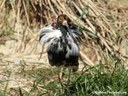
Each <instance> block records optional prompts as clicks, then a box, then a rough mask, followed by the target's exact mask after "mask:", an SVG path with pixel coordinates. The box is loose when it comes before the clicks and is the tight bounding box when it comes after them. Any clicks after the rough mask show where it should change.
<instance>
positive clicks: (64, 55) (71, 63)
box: [39, 14, 81, 72]
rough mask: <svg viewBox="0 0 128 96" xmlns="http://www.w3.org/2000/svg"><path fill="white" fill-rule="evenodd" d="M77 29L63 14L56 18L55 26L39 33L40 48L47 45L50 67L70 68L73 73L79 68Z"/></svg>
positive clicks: (48, 26)
mask: <svg viewBox="0 0 128 96" xmlns="http://www.w3.org/2000/svg"><path fill="white" fill-rule="evenodd" d="M80 41H81V33H80V31H79V27H78V26H77V25H75V24H73V23H72V22H71V20H70V19H69V18H68V17H67V15H65V14H60V15H59V16H58V17H57V21H56V24H55V22H54V24H50V25H47V26H46V27H44V28H42V29H41V30H40V31H39V42H40V44H41V45H42V47H44V46H45V44H47V55H48V61H49V64H50V65H51V66H57V67H60V66H62V67H65V68H67V67H71V68H72V71H73V72H76V71H77V70H78V66H79V62H78V59H79V54H80V48H79V42H80Z"/></svg>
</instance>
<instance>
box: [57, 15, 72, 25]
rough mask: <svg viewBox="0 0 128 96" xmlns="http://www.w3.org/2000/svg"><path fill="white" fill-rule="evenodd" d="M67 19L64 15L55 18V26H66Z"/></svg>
mask: <svg viewBox="0 0 128 96" xmlns="http://www.w3.org/2000/svg"><path fill="white" fill-rule="evenodd" d="M69 21H70V20H69V18H68V17H67V15H65V14H61V15H59V16H58V18H57V24H58V25H60V26H68V23H69Z"/></svg>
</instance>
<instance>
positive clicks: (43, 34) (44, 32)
mask: <svg viewBox="0 0 128 96" xmlns="http://www.w3.org/2000/svg"><path fill="white" fill-rule="evenodd" d="M39 32H40V36H39V41H40V43H41V45H42V46H43V45H44V44H46V43H48V44H49V43H50V42H51V41H53V40H54V39H59V38H60V36H62V33H61V32H60V30H55V29H53V27H52V26H48V27H44V28H42V29H41V30H40V31H39Z"/></svg>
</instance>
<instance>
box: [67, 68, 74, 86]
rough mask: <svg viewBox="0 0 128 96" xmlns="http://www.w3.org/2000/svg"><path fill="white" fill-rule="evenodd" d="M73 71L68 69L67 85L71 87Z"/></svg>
mask: <svg viewBox="0 0 128 96" xmlns="http://www.w3.org/2000/svg"><path fill="white" fill-rule="evenodd" d="M72 71H73V69H72V68H71V67H69V68H68V74H67V75H68V78H67V85H68V86H69V84H70V78H71V73H72Z"/></svg>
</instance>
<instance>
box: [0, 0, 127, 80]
mask: <svg viewBox="0 0 128 96" xmlns="http://www.w3.org/2000/svg"><path fill="white" fill-rule="evenodd" d="M124 2H125V3H124ZM126 2H127V0H120V3H119V2H117V1H116V0H11V1H9V0H1V1H0V18H1V19H0V42H2V44H1V45H0V61H1V63H0V64H3V62H4V63H6V62H7V63H8V64H10V63H11V64H13V63H15V64H19V63H22V64H23V65H24V64H27V65H28V66H31V68H33V66H39V67H42V66H44V65H40V64H41V63H44V64H45V63H46V61H47V59H45V57H46V55H45V52H44V58H42V59H41V60H38V58H39V55H40V53H41V46H40V44H38V30H39V29H40V28H42V27H43V26H45V25H47V24H50V23H51V21H52V17H53V16H55V17H57V16H58V15H59V14H61V13H64V14H66V15H67V16H68V17H69V18H70V20H71V21H72V22H73V23H75V24H77V25H78V26H79V27H80V29H81V31H82V32H83V34H84V39H83V43H82V45H81V56H82V58H83V59H84V62H85V63H86V64H87V65H89V66H94V65H96V64H99V63H101V62H102V63H104V64H105V65H106V66H108V67H109V68H111V66H113V65H111V63H112V62H114V63H115V64H116V63H117V62H123V64H125V66H126V67H127V64H128V48H127V45H128V6H127V4H128V3H126ZM117 5H120V6H117ZM31 64H32V65H31ZM13 66H14V65H13ZM25 68H26V67H25ZM28 69H29V68H28ZM18 70H19V69H18ZM26 70H27V69H26ZM26 82H27V81H26Z"/></svg>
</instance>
